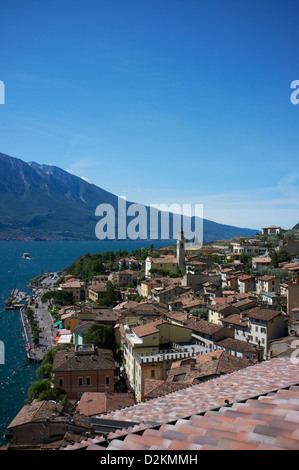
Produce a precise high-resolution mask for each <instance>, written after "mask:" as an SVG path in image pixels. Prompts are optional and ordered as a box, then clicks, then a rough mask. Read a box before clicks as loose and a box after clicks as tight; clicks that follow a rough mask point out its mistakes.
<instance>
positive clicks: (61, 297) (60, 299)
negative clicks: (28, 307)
mask: <svg viewBox="0 0 299 470" xmlns="http://www.w3.org/2000/svg"><path fill="white" fill-rule="evenodd" d="M48 300H50V301H53V302H54V303H55V304H56V305H72V304H73V303H74V296H73V293H72V292H69V291H66V290H51V291H48V292H45V293H44V294H43V295H42V297H41V301H42V303H46V302H47V301H48Z"/></svg>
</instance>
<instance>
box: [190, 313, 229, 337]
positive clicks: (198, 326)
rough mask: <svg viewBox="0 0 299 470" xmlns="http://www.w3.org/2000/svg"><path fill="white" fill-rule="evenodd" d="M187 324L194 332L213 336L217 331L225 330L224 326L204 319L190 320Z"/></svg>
mask: <svg viewBox="0 0 299 470" xmlns="http://www.w3.org/2000/svg"><path fill="white" fill-rule="evenodd" d="M187 324H188V326H189V328H192V330H193V331H197V332H199V333H204V334H208V335H213V334H214V333H216V332H217V331H220V330H222V329H223V326H222V325H218V324H217V323H212V322H209V321H207V320H203V319H200V320H197V319H196V318H194V317H192V318H190V319H189V321H188V323H187Z"/></svg>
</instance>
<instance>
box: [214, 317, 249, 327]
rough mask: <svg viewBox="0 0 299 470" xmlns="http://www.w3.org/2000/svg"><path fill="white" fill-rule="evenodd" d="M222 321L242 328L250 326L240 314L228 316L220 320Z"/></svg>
mask: <svg viewBox="0 0 299 470" xmlns="http://www.w3.org/2000/svg"><path fill="white" fill-rule="evenodd" d="M220 321H223V322H226V323H230V324H232V325H238V326H242V327H247V326H248V321H246V320H244V319H243V318H241V316H240V314H233V315H228V316H227V317H224V318H220Z"/></svg>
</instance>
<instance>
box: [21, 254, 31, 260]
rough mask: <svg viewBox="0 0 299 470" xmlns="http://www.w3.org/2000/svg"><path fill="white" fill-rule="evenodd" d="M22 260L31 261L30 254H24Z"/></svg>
mask: <svg viewBox="0 0 299 470" xmlns="http://www.w3.org/2000/svg"><path fill="white" fill-rule="evenodd" d="M22 258H25V259H30V254H29V253H23V256H22Z"/></svg>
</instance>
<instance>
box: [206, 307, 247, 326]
mask: <svg viewBox="0 0 299 470" xmlns="http://www.w3.org/2000/svg"><path fill="white" fill-rule="evenodd" d="M207 308H208V315H209V316H208V321H209V322H210V323H215V324H216V325H222V322H221V321H220V318H222V317H225V316H226V315H231V314H234V313H236V314H238V313H240V312H239V309H238V308H236V307H234V306H233V305H228V304H218V305H208V306H207Z"/></svg>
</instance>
